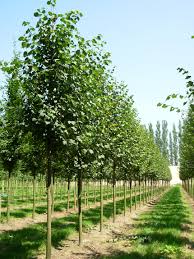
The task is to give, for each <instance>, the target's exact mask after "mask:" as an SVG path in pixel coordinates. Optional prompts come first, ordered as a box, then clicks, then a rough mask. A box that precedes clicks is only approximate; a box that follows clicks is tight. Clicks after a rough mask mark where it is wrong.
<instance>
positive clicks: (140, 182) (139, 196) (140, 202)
mask: <svg viewBox="0 0 194 259" xmlns="http://www.w3.org/2000/svg"><path fill="white" fill-rule="evenodd" d="M139 206H140V207H141V179H140V178H139Z"/></svg>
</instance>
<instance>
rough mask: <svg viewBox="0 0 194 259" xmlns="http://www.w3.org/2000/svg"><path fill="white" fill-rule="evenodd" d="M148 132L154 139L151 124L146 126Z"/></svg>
mask: <svg viewBox="0 0 194 259" xmlns="http://www.w3.org/2000/svg"><path fill="white" fill-rule="evenodd" d="M148 131H149V133H150V135H151V136H152V137H153V139H154V130H153V125H152V123H149V124H148Z"/></svg>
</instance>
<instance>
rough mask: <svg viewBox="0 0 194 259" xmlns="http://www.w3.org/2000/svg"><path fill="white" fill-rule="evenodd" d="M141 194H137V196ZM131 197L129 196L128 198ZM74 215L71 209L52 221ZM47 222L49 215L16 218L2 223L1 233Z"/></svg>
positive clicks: (105, 201) (53, 217)
mask: <svg viewBox="0 0 194 259" xmlns="http://www.w3.org/2000/svg"><path fill="white" fill-rule="evenodd" d="M138 194H139V193H138V192H137V195H138ZM127 197H129V196H127ZM122 199H123V197H121V198H120V197H118V198H117V201H119V200H122ZM111 201H112V199H109V200H104V204H107V203H109V202H111ZM98 206H100V202H96V204H92V205H90V206H88V207H85V208H84V207H83V211H84V210H88V209H90V208H96V207H98ZM72 213H77V209H76V210H75V209H74V208H71V209H69V211H65V210H64V211H60V212H58V211H56V212H54V213H53V215H52V219H53V220H54V219H59V218H63V217H66V216H68V215H70V214H72ZM46 221H47V214H46V213H44V214H36V216H35V219H32V218H31V217H24V218H19V219H17V218H16V219H15V218H11V219H10V222H9V223H0V233H2V232H5V231H10V230H19V229H23V228H25V227H28V226H29V225H32V224H36V223H44V222H46Z"/></svg>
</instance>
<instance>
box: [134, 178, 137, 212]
mask: <svg viewBox="0 0 194 259" xmlns="http://www.w3.org/2000/svg"><path fill="white" fill-rule="evenodd" d="M136 187H137V182H136V180H135V186H134V191H135V193H134V195H135V210H136V209H137V193H136Z"/></svg>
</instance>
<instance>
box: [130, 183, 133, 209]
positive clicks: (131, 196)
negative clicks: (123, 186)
mask: <svg viewBox="0 0 194 259" xmlns="http://www.w3.org/2000/svg"><path fill="white" fill-rule="evenodd" d="M132 205H133V203H132V180H130V212H131V210H132Z"/></svg>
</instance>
